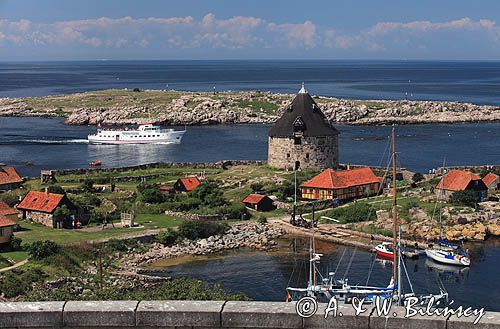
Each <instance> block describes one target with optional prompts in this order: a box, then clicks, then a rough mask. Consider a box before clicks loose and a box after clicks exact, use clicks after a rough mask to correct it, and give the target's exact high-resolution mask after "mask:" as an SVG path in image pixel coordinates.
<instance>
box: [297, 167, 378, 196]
mask: <svg viewBox="0 0 500 329" xmlns="http://www.w3.org/2000/svg"><path fill="white" fill-rule="evenodd" d="M380 184H381V179H380V177H377V176H375V174H374V173H373V171H372V170H371V169H370V168H369V167H364V168H357V169H352V170H344V171H335V170H333V169H326V170H325V171H323V172H322V173H320V174H319V175H317V176H315V177H313V178H312V179H311V180H309V181H307V182H305V183H304V184H302V185H301V186H300V189H301V194H302V198H303V199H313V200H318V199H323V200H326V199H338V200H349V199H354V198H359V197H364V196H365V197H366V196H369V195H373V194H377V193H378V191H379V189H380Z"/></svg>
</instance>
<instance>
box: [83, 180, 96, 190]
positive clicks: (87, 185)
mask: <svg viewBox="0 0 500 329" xmlns="http://www.w3.org/2000/svg"><path fill="white" fill-rule="evenodd" d="M80 187H81V189H82V190H84V191H86V192H92V190H93V189H94V181H93V180H91V179H88V178H87V179H85V180H84V181H83V182H82V185H81V186H80Z"/></svg>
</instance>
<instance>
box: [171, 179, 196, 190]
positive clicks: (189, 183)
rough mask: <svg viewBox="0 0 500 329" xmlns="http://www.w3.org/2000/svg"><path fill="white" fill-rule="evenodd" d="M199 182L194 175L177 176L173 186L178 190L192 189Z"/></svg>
mask: <svg viewBox="0 0 500 329" xmlns="http://www.w3.org/2000/svg"><path fill="white" fill-rule="evenodd" d="M200 184H201V182H200V180H199V179H198V178H197V177H196V176H190V177H184V178H179V179H178V180H177V182H175V184H174V188H175V190H176V191H178V192H186V191H192V190H194V189H195V188H197V187H198V186H199V185H200Z"/></svg>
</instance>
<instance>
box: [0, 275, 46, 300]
mask: <svg viewBox="0 0 500 329" xmlns="http://www.w3.org/2000/svg"><path fill="white" fill-rule="evenodd" d="M44 277H45V274H44V273H43V272H42V271H41V270H40V269H37V268H31V269H29V270H26V271H22V270H18V269H15V270H12V271H9V272H7V273H5V274H3V276H2V278H1V280H0V291H1V292H2V294H3V296H4V297H5V298H14V297H17V296H19V295H22V294H24V293H26V292H28V291H29V290H30V289H31V287H32V285H33V283H35V282H39V281H41V280H42V279H43V278H44Z"/></svg>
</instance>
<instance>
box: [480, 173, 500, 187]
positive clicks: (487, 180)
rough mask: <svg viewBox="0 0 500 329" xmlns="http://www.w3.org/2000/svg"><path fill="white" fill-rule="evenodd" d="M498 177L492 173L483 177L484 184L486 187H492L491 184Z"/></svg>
mask: <svg viewBox="0 0 500 329" xmlns="http://www.w3.org/2000/svg"><path fill="white" fill-rule="evenodd" d="M498 177H499V176H498V175H497V174H494V173H492V172H490V173H488V174H487V175H486V176H484V177H483V182H484V183H485V184H486V186H490V184H491V183H493V182H494V181H495V179H497V178H498Z"/></svg>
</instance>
